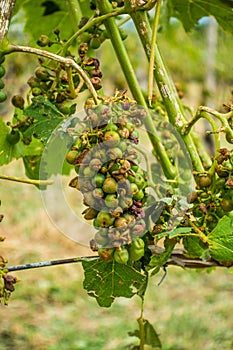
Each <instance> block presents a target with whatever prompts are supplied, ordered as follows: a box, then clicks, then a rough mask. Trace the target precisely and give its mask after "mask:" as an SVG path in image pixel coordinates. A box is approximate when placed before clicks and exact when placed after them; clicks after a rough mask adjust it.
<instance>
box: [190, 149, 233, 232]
mask: <svg viewBox="0 0 233 350" xmlns="http://www.w3.org/2000/svg"><path fill="white" fill-rule="evenodd" d="M188 201H189V203H192V204H193V207H192V209H191V210H192V213H193V215H194V216H195V217H196V218H197V225H198V226H199V227H200V228H201V229H202V230H203V231H204V232H206V233H207V234H208V232H210V231H211V230H212V229H213V228H214V227H215V226H216V225H217V223H218V221H219V219H220V218H221V217H223V216H224V215H228V216H229V215H231V212H232V211H233V153H232V151H229V150H228V149H227V148H220V149H219V150H218V155H217V156H216V157H215V159H214V172H213V173H212V174H210V173H209V174H200V175H199V176H198V177H197V186H196V190H195V191H193V192H191V193H190V194H189V195H188Z"/></svg>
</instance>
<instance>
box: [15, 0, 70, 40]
mask: <svg viewBox="0 0 233 350" xmlns="http://www.w3.org/2000/svg"><path fill="white" fill-rule="evenodd" d="M19 10H24V12H25V16H26V23H25V31H26V32H28V33H29V34H30V36H31V37H32V39H33V41H34V42H36V41H37V40H38V39H39V37H40V35H41V34H46V35H48V36H49V37H50V38H51V39H55V35H54V34H53V32H54V30H55V29H59V30H60V33H61V34H60V36H61V38H62V39H68V38H69V37H70V36H71V35H72V34H73V30H72V25H71V21H70V20H69V12H68V10H67V6H66V1H64V0H51V1H46V0H44V1H42V0H33V1H32V0H17V1H16V6H15V9H14V14H16V13H17V12H18V11H19Z"/></svg>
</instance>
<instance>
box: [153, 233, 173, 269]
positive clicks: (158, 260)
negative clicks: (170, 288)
mask: <svg viewBox="0 0 233 350" xmlns="http://www.w3.org/2000/svg"><path fill="white" fill-rule="evenodd" d="M175 245H176V239H169V238H167V237H166V238H165V241H164V248H165V249H164V252H163V253H161V254H156V253H155V254H154V255H152V257H151V260H150V264H149V267H150V268H151V269H153V271H152V275H155V274H156V273H158V272H159V270H160V267H162V266H163V265H165V264H166V262H167V261H168V259H169V257H170V255H171V253H172V251H173V248H174V246H175Z"/></svg>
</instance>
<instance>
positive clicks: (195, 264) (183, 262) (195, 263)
mask: <svg viewBox="0 0 233 350" xmlns="http://www.w3.org/2000/svg"><path fill="white" fill-rule="evenodd" d="M149 248H151V247H149ZM156 248H158V247H154V246H153V247H152V250H155V254H156V255H161V254H163V252H164V250H163V249H162V248H159V249H156ZM94 259H100V257H99V256H95V255H93V256H83V257H75V258H68V259H58V260H51V261H41V262H36V263H29V264H23V265H15V266H9V267H6V269H7V271H8V272H13V271H21V270H29V269H36V268H40V267H49V266H56V265H64V264H72V263H79V262H82V261H86V260H94ZM166 265H174V266H178V267H182V268H191V269H198V268H207V267H232V266H233V261H232V262H230V263H229V264H227V266H226V265H224V264H220V263H219V262H217V261H216V260H213V259H211V260H208V261H204V260H201V259H191V258H188V257H186V256H185V255H184V254H183V253H181V252H180V251H179V250H178V249H175V250H174V252H173V253H172V254H171V255H170V258H169V259H168V261H167V263H166Z"/></svg>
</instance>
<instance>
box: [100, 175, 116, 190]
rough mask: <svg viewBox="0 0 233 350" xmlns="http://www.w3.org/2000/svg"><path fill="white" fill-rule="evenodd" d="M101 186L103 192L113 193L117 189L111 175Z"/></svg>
mask: <svg viewBox="0 0 233 350" xmlns="http://www.w3.org/2000/svg"><path fill="white" fill-rule="evenodd" d="M102 188H103V191H104V192H105V193H115V192H116V191H117V182H116V180H114V179H113V178H112V177H107V178H106V179H105V181H104V183H103V187H102Z"/></svg>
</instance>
